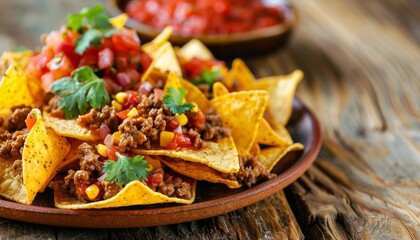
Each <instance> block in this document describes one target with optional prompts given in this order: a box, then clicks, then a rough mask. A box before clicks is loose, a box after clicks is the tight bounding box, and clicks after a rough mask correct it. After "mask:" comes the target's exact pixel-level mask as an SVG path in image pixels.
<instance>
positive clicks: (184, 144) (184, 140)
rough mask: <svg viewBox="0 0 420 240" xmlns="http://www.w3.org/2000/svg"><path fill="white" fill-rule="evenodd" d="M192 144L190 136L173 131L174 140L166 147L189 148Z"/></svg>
mask: <svg viewBox="0 0 420 240" xmlns="http://www.w3.org/2000/svg"><path fill="white" fill-rule="evenodd" d="M193 146H194V144H193V141H192V139H191V137H190V136H188V135H185V134H182V133H175V137H174V140H173V141H172V142H170V143H169V144H168V145H167V146H166V148H167V149H171V150H174V149H178V148H191V147H193Z"/></svg>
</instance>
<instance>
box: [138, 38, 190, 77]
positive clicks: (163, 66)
mask: <svg viewBox="0 0 420 240" xmlns="http://www.w3.org/2000/svg"><path fill="white" fill-rule="evenodd" d="M144 50H145V52H146V53H147V54H149V55H150V56H151V57H152V58H153V62H154V63H153V68H155V69H158V70H160V71H162V72H175V73H176V75H177V76H182V70H181V66H179V63H178V59H177V57H176V55H175V51H174V49H173V47H172V44H171V43H170V42H165V43H163V44H162V45H161V46H160V47H159V48H158V49H154V48H153V49H148V48H145V49H144Z"/></svg>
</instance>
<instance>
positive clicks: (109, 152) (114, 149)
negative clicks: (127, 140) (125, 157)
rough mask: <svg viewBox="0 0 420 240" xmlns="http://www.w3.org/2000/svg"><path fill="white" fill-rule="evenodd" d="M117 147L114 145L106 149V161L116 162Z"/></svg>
mask: <svg viewBox="0 0 420 240" xmlns="http://www.w3.org/2000/svg"><path fill="white" fill-rule="evenodd" d="M117 150H118V149H117V147H116V146H114V145H109V146H108V149H107V151H106V153H107V155H108V159H110V160H114V161H118V156H117Z"/></svg>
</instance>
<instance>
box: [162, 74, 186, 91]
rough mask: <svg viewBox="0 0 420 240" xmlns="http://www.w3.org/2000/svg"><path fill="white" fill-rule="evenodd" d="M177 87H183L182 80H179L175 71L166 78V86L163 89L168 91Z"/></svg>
mask: <svg viewBox="0 0 420 240" xmlns="http://www.w3.org/2000/svg"><path fill="white" fill-rule="evenodd" d="M170 87H172V88H175V89H178V88H180V87H182V85H181V80H179V78H178V76H177V75H176V73H175V72H170V73H169V75H168V78H167V79H166V82H165V86H164V87H163V91H164V92H167V91H168V88H170Z"/></svg>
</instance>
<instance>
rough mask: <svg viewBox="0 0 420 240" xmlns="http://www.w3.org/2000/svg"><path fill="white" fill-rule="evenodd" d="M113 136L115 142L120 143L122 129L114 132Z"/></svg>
mask: <svg viewBox="0 0 420 240" xmlns="http://www.w3.org/2000/svg"><path fill="white" fill-rule="evenodd" d="M112 137H113V138H114V141H115V142H117V143H119V142H120V139H121V132H120V131H118V132H114V133H113V134H112Z"/></svg>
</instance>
